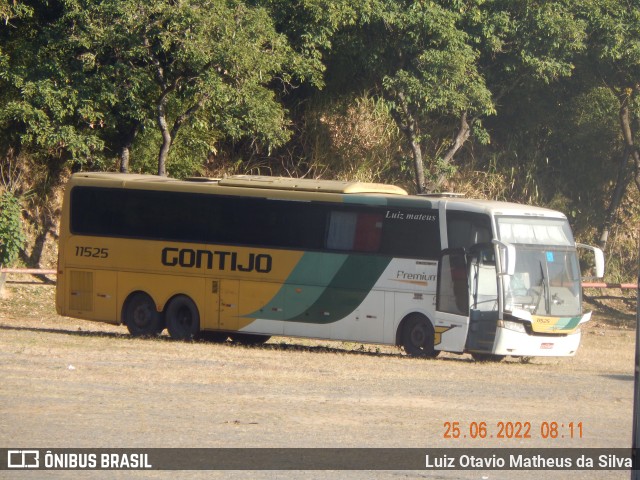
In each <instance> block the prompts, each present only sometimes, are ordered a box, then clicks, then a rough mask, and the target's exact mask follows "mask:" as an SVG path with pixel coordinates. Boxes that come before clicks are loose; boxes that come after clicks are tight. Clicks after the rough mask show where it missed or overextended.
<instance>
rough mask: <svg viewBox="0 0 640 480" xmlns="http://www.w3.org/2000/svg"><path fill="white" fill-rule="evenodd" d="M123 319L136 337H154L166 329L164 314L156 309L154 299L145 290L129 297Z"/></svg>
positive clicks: (123, 310) (123, 311)
mask: <svg viewBox="0 0 640 480" xmlns="http://www.w3.org/2000/svg"><path fill="white" fill-rule="evenodd" d="M122 319H123V322H124V324H125V325H126V326H127V329H128V330H129V333H130V334H131V335H133V336H134V337H154V336H157V335H160V333H161V332H162V330H164V323H163V321H162V315H160V313H158V311H157V310H156V304H155V302H154V301H153V299H152V298H151V297H150V296H149V295H147V294H146V293H144V292H136V293H134V294H132V295H130V296H129V298H127V301H126V302H125V304H124V307H123V309H122Z"/></svg>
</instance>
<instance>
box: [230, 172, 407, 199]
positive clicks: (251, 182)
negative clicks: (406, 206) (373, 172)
mask: <svg viewBox="0 0 640 480" xmlns="http://www.w3.org/2000/svg"><path fill="white" fill-rule="evenodd" d="M218 183H219V185H222V186H225V187H227V186H228V187H249V188H268V189H273V190H295V191H301V192H326V193H344V194H354V193H381V194H386V195H408V193H407V191H406V190H404V189H402V188H400V187H396V186H395V185H387V184H383V183H365V182H347V181H340V180H315V179H308V178H287V177H269V176H264V175H234V176H232V177H227V178H224V179H222V180H220V181H219V182H218Z"/></svg>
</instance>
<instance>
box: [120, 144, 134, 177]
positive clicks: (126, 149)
mask: <svg viewBox="0 0 640 480" xmlns="http://www.w3.org/2000/svg"><path fill="white" fill-rule="evenodd" d="M130 157H131V145H130V144H127V145H124V146H123V147H122V150H120V173H129V158H130Z"/></svg>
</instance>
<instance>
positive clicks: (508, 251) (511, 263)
mask: <svg viewBox="0 0 640 480" xmlns="http://www.w3.org/2000/svg"><path fill="white" fill-rule="evenodd" d="M493 243H494V244H496V245H498V247H499V248H498V255H499V257H500V271H499V272H498V273H499V274H501V275H513V274H514V273H516V247H514V246H513V245H511V244H510V243H504V242H501V241H500V240H495V239H494V240H493Z"/></svg>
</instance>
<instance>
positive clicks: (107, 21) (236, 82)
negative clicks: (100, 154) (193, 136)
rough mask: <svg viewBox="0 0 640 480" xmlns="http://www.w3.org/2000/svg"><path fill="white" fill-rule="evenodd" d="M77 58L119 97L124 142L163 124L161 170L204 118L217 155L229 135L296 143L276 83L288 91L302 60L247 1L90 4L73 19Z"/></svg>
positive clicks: (116, 111) (117, 105)
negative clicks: (151, 123) (183, 135)
mask: <svg viewBox="0 0 640 480" xmlns="http://www.w3.org/2000/svg"><path fill="white" fill-rule="evenodd" d="M66 21H67V22H73V24H74V25H75V26H76V27H77V28H74V32H75V36H74V37H73V38H72V41H73V42H75V45H76V49H77V50H78V51H79V53H78V54H79V56H80V57H81V58H84V59H86V60H87V70H88V72H89V74H90V76H91V77H92V78H93V79H94V81H95V82H96V83H97V84H98V85H99V87H98V88H100V89H101V90H102V91H103V92H109V96H110V97H112V98H113V109H112V114H114V119H115V122H116V123H117V124H118V125H120V128H124V129H125V130H127V132H126V134H125V135H123V138H126V139H127V142H125V146H126V145H128V144H130V143H131V141H130V138H131V137H132V136H135V134H136V131H137V129H138V128H139V126H140V125H141V124H144V125H146V124H147V122H148V120H149V119H150V118H155V122H156V124H157V128H158V129H159V131H160V133H161V135H162V144H161V146H160V148H159V153H158V174H159V175H165V174H166V163H167V159H168V156H169V152H170V149H171V147H172V145H173V144H174V142H175V141H176V138H177V136H178V134H179V132H180V131H181V129H183V128H184V127H185V126H187V125H190V124H193V123H194V122H200V124H201V125H204V124H206V125H204V127H203V128H202V133H203V141H204V142H208V144H209V145H210V146H211V148H212V149H213V144H214V143H215V142H216V141H219V140H220V139H224V138H230V139H234V140H237V139H239V138H241V137H245V136H246V137H251V138H253V139H254V141H256V142H258V143H262V144H267V145H275V146H277V145H280V144H282V143H284V142H285V141H286V140H287V139H288V138H289V132H288V130H287V120H286V112H285V110H284V109H283V108H282V105H281V104H280V103H279V102H278V99H277V97H276V94H275V93H274V90H273V89H274V87H276V86H278V85H280V86H286V85H288V84H289V83H290V82H291V81H292V78H293V75H294V73H295V71H296V70H295V68H294V65H295V64H296V62H297V61H299V59H300V57H299V55H297V54H296V53H295V52H294V51H293V50H292V49H291V48H290V46H289V44H288V42H287V39H286V37H284V36H283V35H280V34H278V33H277V32H276V31H275V28H274V26H273V23H272V21H271V19H270V17H269V14H268V12H267V10H266V9H264V8H261V7H251V6H248V5H247V4H245V3H243V2H240V1H221V0H182V1H157V2H152V3H143V4H141V3H140V2H135V1H132V0H127V1H116V0H107V1H104V2H94V1H92V0H85V1H83V2H80V3H79V4H78V8H76V9H74V10H73V12H71V13H69V14H68V15H67V16H66Z"/></svg>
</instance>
